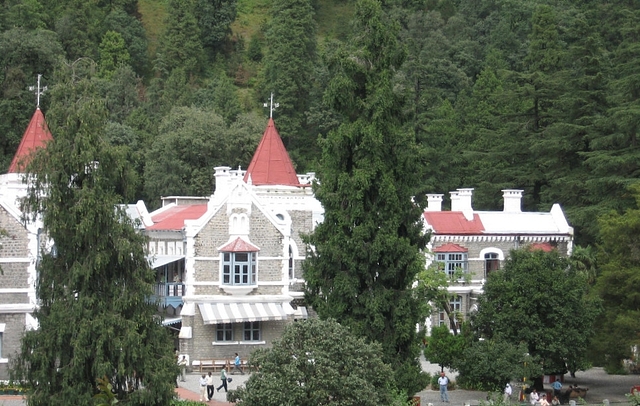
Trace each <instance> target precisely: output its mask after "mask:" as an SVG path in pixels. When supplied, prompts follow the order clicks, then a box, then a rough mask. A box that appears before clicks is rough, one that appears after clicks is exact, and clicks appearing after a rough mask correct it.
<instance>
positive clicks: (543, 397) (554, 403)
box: [529, 384, 562, 406]
mask: <svg viewBox="0 0 640 406" xmlns="http://www.w3.org/2000/svg"><path fill="white" fill-rule="evenodd" d="M560 385H562V384H560ZM561 388H562V386H561ZM553 391H554V396H553V399H551V403H549V400H548V399H547V394H546V393H543V394H539V393H538V391H537V390H536V389H535V388H534V389H533V390H532V391H531V394H530V395H529V403H531V406H536V403H540V406H558V405H560V399H558V395H556V394H555V391H556V390H555V387H554V390H553ZM558 391H559V390H558Z"/></svg>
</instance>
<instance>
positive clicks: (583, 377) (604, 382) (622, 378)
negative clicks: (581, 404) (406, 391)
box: [417, 358, 640, 406]
mask: <svg viewBox="0 0 640 406" xmlns="http://www.w3.org/2000/svg"><path fill="white" fill-rule="evenodd" d="M421 363H422V369H423V370H425V371H426V372H429V373H431V374H432V375H433V374H434V373H439V372H440V368H439V367H438V365H433V364H430V363H429V362H427V361H425V360H424V358H422V360H421ZM445 372H446V373H447V376H449V377H450V378H452V379H453V380H455V378H456V374H455V373H451V372H449V371H447V370H446V369H445ZM569 385H574V386H575V385H578V386H580V387H583V388H589V391H588V392H587V396H585V398H584V400H585V401H586V402H587V403H589V404H602V401H603V400H604V399H608V400H609V402H610V403H628V402H627V398H626V396H625V394H627V393H629V392H630V389H631V387H632V386H633V385H640V375H608V374H607V373H606V372H604V370H603V369H602V368H591V369H589V370H588V371H579V372H577V373H576V377H575V378H571V377H570V376H569V374H567V375H565V383H564V387H565V388H568V387H569ZM545 389H551V386H550V385H545ZM518 391H519V388H516V387H515V386H514V388H513V398H514V399H517V394H518ZM417 396H420V400H421V405H422V406H427V405H428V404H429V403H433V405H434V406H439V405H445V403H443V402H441V401H440V391H433V390H424V391H422V392H419V393H418V394H417ZM486 397H487V393H486V392H478V391H467V390H462V389H456V390H452V391H449V400H450V403H452V404H454V405H464V404H465V403H469V404H478V403H479V402H480V401H481V400H485V399H486ZM527 405H528V404H527Z"/></svg>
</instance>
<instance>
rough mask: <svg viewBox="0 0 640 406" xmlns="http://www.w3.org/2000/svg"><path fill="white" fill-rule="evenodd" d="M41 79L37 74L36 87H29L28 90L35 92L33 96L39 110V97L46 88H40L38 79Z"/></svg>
mask: <svg viewBox="0 0 640 406" xmlns="http://www.w3.org/2000/svg"><path fill="white" fill-rule="evenodd" d="M41 77H42V75H41V74H39V73H38V86H29V90H31V91H32V92H33V91H34V90H35V95H36V107H37V108H40V96H41V95H43V94H44V92H46V91H47V87H46V86H44V87H42V88H41V87H40V78H41Z"/></svg>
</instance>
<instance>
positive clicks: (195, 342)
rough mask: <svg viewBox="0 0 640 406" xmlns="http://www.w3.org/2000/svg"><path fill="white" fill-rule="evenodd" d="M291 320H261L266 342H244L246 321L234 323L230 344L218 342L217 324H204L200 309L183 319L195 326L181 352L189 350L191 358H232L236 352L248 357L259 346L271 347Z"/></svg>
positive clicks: (181, 344) (184, 341) (261, 332)
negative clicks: (193, 314) (190, 337)
mask: <svg viewBox="0 0 640 406" xmlns="http://www.w3.org/2000/svg"><path fill="white" fill-rule="evenodd" d="M290 322H291V321H289V320H274V321H263V322H260V335H261V339H262V340H261V341H263V342H264V344H249V343H247V342H244V343H243V338H244V323H233V342H232V343H229V344H227V343H217V342H216V325H215V324H204V322H203V321H202V316H201V314H200V310H199V309H198V310H196V314H195V316H193V317H188V318H185V319H183V325H186V324H187V323H189V324H190V325H191V326H192V327H193V329H192V331H193V338H192V339H191V340H180V352H184V353H186V352H189V353H190V355H191V360H200V359H225V358H229V359H231V358H233V356H234V354H235V353H236V352H237V353H239V354H241V357H242V358H248V357H249V354H250V353H251V352H252V351H254V350H255V349H257V348H269V347H271V343H272V342H273V340H275V339H277V338H278V337H280V336H281V335H282V332H283V331H284V328H285V326H286V325H287V324H288V323H290ZM189 341H190V342H189ZM187 342H189V343H187Z"/></svg>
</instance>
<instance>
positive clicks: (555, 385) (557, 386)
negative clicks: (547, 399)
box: [551, 380, 562, 398]
mask: <svg viewBox="0 0 640 406" xmlns="http://www.w3.org/2000/svg"><path fill="white" fill-rule="evenodd" d="M551 387H552V388H553V396H557V397H558V398H560V391H561V390H562V382H560V381H558V380H556V381H553V383H552V384H551Z"/></svg>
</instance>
